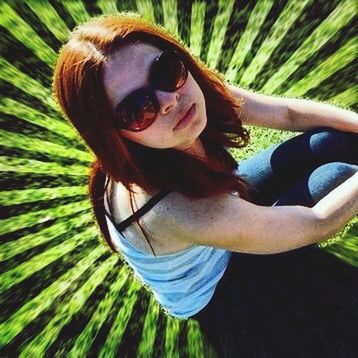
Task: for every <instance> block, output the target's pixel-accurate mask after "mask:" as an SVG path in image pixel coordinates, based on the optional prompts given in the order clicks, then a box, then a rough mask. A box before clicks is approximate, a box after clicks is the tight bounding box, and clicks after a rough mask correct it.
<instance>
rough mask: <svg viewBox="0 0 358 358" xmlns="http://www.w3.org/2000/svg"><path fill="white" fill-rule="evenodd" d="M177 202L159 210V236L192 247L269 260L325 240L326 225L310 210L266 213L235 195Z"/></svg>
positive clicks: (285, 208) (293, 208) (272, 209)
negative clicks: (279, 254) (220, 249)
mask: <svg viewBox="0 0 358 358" xmlns="http://www.w3.org/2000/svg"><path fill="white" fill-rule="evenodd" d="M175 196H176V200H175V202H174V201H173V202H172V203H171V202H170V200H169V201H167V203H166V204H165V205H166V206H165V205H160V206H158V208H157V209H156V210H154V213H153V214H155V212H156V213H157V214H159V216H157V217H159V218H160V219H159V220H158V224H157V232H158V231H159V232H162V233H164V232H165V233H166V235H167V236H168V237H170V236H173V235H175V237H177V238H178V237H179V238H180V240H182V241H183V242H186V243H188V244H199V245H207V246H213V247H218V248H223V249H227V250H230V251H237V252H246V253H257V254H269V253H278V252H284V251H289V250H292V249H294V248H298V247H302V246H305V245H309V244H312V243H315V242H318V241H319V239H320V238H322V236H323V235H324V233H323V231H322V230H323V225H321V222H320V220H319V219H318V218H317V217H316V216H315V215H314V212H313V211H312V210H311V209H310V208H307V207H303V206H277V207H264V206H258V205H254V204H252V203H250V202H248V201H245V200H243V199H241V198H239V197H236V196H233V195H220V196H218V197H216V198H205V199H199V200H198V199H195V200H191V199H188V198H186V197H183V196H181V195H180V194H177V193H175ZM154 221H155V220H154ZM154 221H152V223H154ZM159 222H160V224H159ZM154 226H155V224H154Z"/></svg>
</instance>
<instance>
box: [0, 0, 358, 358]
mask: <svg viewBox="0 0 358 358" xmlns="http://www.w3.org/2000/svg"><path fill="white" fill-rule="evenodd" d="M322 4H323V2H322ZM186 5H187V7H186V9H187V11H189V13H186V14H185V15H186V16H185V17H184V16H182V15H183V13H182V11H183V8H182V2H181V1H179V0H161V1H157V2H153V1H150V0H124V1H114V0H113V1H107V0H99V1H96V2H87V1H84V0H83V1H80V0H78V1H59V2H56V1H51V2H50V1H36V0H26V1H24V2H23V3H21V4H20V3H17V2H13V1H1V2H0V31H3V33H4V34H5V35H4V37H3V38H0V45H3V43H4V46H0V88H1V96H0V124H1V125H2V127H0V141H1V147H0V148H1V149H2V150H3V151H2V152H1V153H0V175H3V174H6V178H7V179H6V180H5V181H4V183H7V185H9V184H8V183H9V180H8V178H9V177H11V176H12V175H13V176H14V178H15V179H14V182H15V186H14V187H12V184H11V183H10V185H9V187H5V186H3V187H1V189H0V205H2V209H3V218H2V219H0V236H1V239H2V241H3V242H2V243H1V251H0V267H2V272H1V274H0V285H1V292H0V304H3V306H2V307H4V309H3V311H2V315H0V356H22V357H40V356H44V355H51V356H52V355H54V356H65V355H66V356H69V357H73V358H74V357H76V358H77V357H82V356H86V355H88V354H91V353H92V352H91V350H92V349H93V345H94V344H96V345H97V346H96V349H97V353H96V356H99V357H106V358H107V357H116V356H121V352H122V351H123V352H124V351H125V350H126V349H129V350H130V351H131V352H132V351H133V352H136V356H138V357H153V356H156V355H162V356H165V357H181V356H188V357H198V358H199V357H200V358H202V357H212V356H214V353H213V352H212V350H211V347H210V345H209V344H208V343H207V342H206V341H205V338H204V336H202V333H201V331H200V329H199V326H198V323H197V322H196V321H193V320H190V319H189V320H187V321H182V320H177V319H175V318H173V317H169V316H166V315H165V313H164V312H163V310H162V309H161V308H160V306H159V305H158V303H157V302H156V301H155V299H154V298H153V296H151V295H150V293H149V292H148V289H147V288H145V287H144V286H142V285H141V284H140V282H139V281H138V280H136V279H135V278H134V276H133V272H132V270H131V269H130V268H129V267H128V266H127V265H126V264H123V263H122V260H121V259H122V258H121V256H120V255H118V254H112V255H111V254H109V250H108V249H107V248H106V246H105V245H104V244H103V243H100V236H99V234H98V231H97V228H96V226H95V224H94V217H93V213H92V210H91V206H90V203H89V200H88V197H87V191H88V187H87V185H85V184H82V183H85V182H86V180H87V177H88V174H89V165H90V162H91V161H92V160H93V159H94V156H93V154H92V153H90V152H89V151H88V150H86V147H85V146H84V145H83V141H82V139H80V137H79V135H78V134H77V132H76V130H75V129H74V128H73V127H72V125H70V124H69V123H68V122H67V121H66V119H65V118H63V116H62V114H61V111H60V108H59V106H58V104H57V103H56V102H55V100H54V98H53V96H52V93H51V91H52V89H51V85H50V83H51V80H52V79H51V78H48V76H49V73H50V71H52V69H53V66H54V63H55V59H56V56H57V51H58V48H56V49H55V48H52V47H51V46H50V45H49V44H51V43H54V42H55V40H56V41H58V43H64V42H65V41H66V39H67V38H68V35H69V31H70V30H72V29H69V28H68V26H69V25H68V24H72V25H73V24H74V23H76V24H81V23H82V22H83V21H86V20H88V19H89V18H90V17H91V15H93V13H97V12H98V11H100V12H101V13H102V14H115V13H117V12H118V11H120V10H123V9H125V10H129V11H138V12H139V13H140V14H141V15H142V16H143V17H145V18H146V19H148V20H149V21H152V22H154V21H158V22H160V23H161V25H162V26H164V27H165V28H166V29H167V30H169V31H170V32H172V33H173V34H174V35H176V36H178V37H179V38H180V37H181V36H182V34H181V33H180V31H181V29H182V28H183V27H184V28H186V29H187V34H188V42H189V43H188V44H186V45H187V47H188V48H190V51H191V53H192V54H193V55H195V56H197V57H199V56H201V57H202V58H205V59H206V62H207V64H208V65H209V66H210V67H211V68H213V69H217V68H218V67H220V66H221V65H219V63H220V62H221V63H224V62H225V65H224V67H225V78H226V80H227V81H230V82H231V83H233V84H235V81H236V84H237V85H239V86H244V87H247V88H249V89H250V87H253V88H255V86H257V88H260V91H263V92H266V93H272V94H274V93H277V91H279V89H280V88H281V87H284V86H283V85H284V84H286V87H285V89H284V90H282V91H281V92H282V93H281V92H280V94H282V95H285V96H305V95H306V94H307V93H308V92H309V91H312V89H315V90H317V91H318V90H319V91H320V96H322V97H321V98H323V100H326V101H328V102H331V103H336V104H337V105H340V106H346V107H350V108H357V107H356V106H357V104H358V86H357V85H356V84H355V83H354V78H353V77H354V76H352V78H345V81H344V83H343V84H342V83H341V84H339V85H337V86H335V87H334V90H333V91H332V90H330V91H329V92H325V88H324V86H323V85H322V84H324V83H331V82H330V81H332V78H333V76H337V74H338V75H339V74H340V73H341V72H340V71H341V70H342V69H343V68H345V67H347V66H349V68H351V69H352V70H351V73H355V72H356V71H355V64H354V62H355V60H356V58H357V36H354V37H353V35H352V32H349V33H348V32H342V29H345V28H346V27H347V25H348V24H350V23H352V21H353V20H354V16H355V15H356V14H357V11H356V8H355V3H354V1H353V0H342V1H339V2H338V5H337V6H336V7H335V9H333V6H332V9H333V11H331V10H330V12H329V14H328V12H327V11H326V12H324V13H325V14H326V15H325V18H323V16H322V17H321V18H319V20H320V21H317V22H318V23H319V24H317V26H315V27H314V29H313V30H312V31H310V32H309V33H307V34H304V35H305V36H304V40H303V41H301V40H299V39H300V38H302V36H301V35H302V33H301V32H300V30H301V29H298V27H297V26H296V24H297V22H298V20H299V19H300V18H301V16H303V14H306V11H307V9H310V7H311V6H313V2H312V1H309V0H304V1H295V0H289V1H287V3H286V5H285V6H281V8H277V13H275V14H274V13H273V12H272V9H275V6H276V5H277V3H276V2H275V1H271V0H270V1H266V0H258V1H257V2H256V3H255V4H253V5H252V7H244V6H243V5H242V4H241V3H240V2H236V1H233V0H230V1H223V0H218V1H217V2H207V1H203V0H195V1H192V2H190V5H188V4H186ZM26 6H28V8H29V9H30V10H29V11H32V12H33V14H32V16H33V17H32V18H37V19H38V21H37V22H36V23H31V22H30V21H27V20H26V19H25V17H24V18H23V17H22V16H20V15H19V14H20V13H21V11H24V10H23V9H24V8H26ZM238 7H239V8H240V9H239V10H240V11H241V12H240V14H241V15H240V16H243V17H244V18H245V19H247V23H246V25H245V26H246V27H245V28H244V29H237V26H233V24H232V21H235V20H233V19H234V18H235V17H233V16H232V15H233V14H237V13H239V12H238V11H239V10H238ZM276 7H277V6H276ZM58 9H60V10H61V9H62V10H61V11H60V12H61V14H60V12H57V11H58ZM242 9H245V11H243V10H242ZM247 9H249V10H247ZM235 11H236V13H235ZM66 12H67V15H68V19H67V18H66V16H64V15H63V14H66ZM208 14H210V16H208ZM327 14H328V15H327ZM270 16H274V18H275V19H276V20H275V21H274V22H272V25H270V26H269V27H268V26H267V24H268V23H269V21H270V20H272V19H270ZM304 16H306V15H304ZM29 18H31V17H29ZM184 18H186V19H187V20H186V21H187V23H183V24H182V23H179V21H181V20H180V19H184ZM183 21H184V20H183ZM307 21H312V22H315V21H316V19H311V18H307ZM234 25H235V24H234ZM265 26H266V27H265ZM263 28H266V32H265V33H263V31H262V29H263ZM39 29H40V30H39ZM41 29H42V33H45V34H46V33H47V34H48V35H47V36H48V37H49V38H46V36H42V35H41V36H40V35H39V31H40V32H41ZM208 29H210V33H208V32H207V31H208ZM229 29H237V30H240V31H242V33H241V36H240V37H238V38H237V39H236V37H235V35H236V34H233V33H229V31H228V30H229ZM293 31H295V32H294V34H297V35H299V36H297V40H296V38H294V37H292V36H291V41H294V42H296V43H295V45H297V46H294V48H295V50H294V51H292V52H290V53H289V54H287V51H286V48H285V46H282V44H284V43H285V39H286V38H287V36H288V35H292V32H293ZM298 32H299V34H298ZM338 34H339V35H340V36H342V37H344V38H343V39H342V40H343V41H341V42H340V45H339V46H337V47H336V48H334V49H331V50H332V51H328V52H329V55H327V57H326V58H320V59H319V63H317V65H315V66H314V67H312V66H311V67H309V65H307V62H308V60H309V59H310V58H311V57H313V56H314V55H315V53H317V51H319V50H321V49H323V48H324V47H329V46H330V45H331V43H332V41H333V40H332V39H334V38H336V37H337V36H338ZM209 35H211V38H209ZM9 37H10V38H9ZM233 38H235V41H231V40H232V39H233ZM292 38H293V40H292ZM228 43H230V46H233V48H232V49H231V48H230V49H228V48H225V46H227V45H226V44H228ZM8 45H9V46H11V48H12V49H16V46H22V47H21V48H22V49H23V48H26V49H28V51H30V55H29V57H30V58H20V56H17V54H16V51H13V52H14V53H11V51H7V47H6V46H8ZM228 50H233V51H232V54H231V55H230V56H228V55H227V53H229V52H230V51H228ZM279 50H280V51H282V56H283V57H284V58H285V61H282V63H281V64H279V65H277V64H276V63H272V62H271V60H272V57H273V56H274V55H275V56H276V57H275V58H279V57H280V56H281V52H280V53H279V54H278V51H279ZM22 51H24V50H22ZM224 54H225V55H224ZM278 55H279V56H278ZM223 56H227V58H226V57H225V58H223ZM34 63H35V65H34ZM36 63H38V64H39V66H38V68H40V69H43V70H44V71H45V72H46V71H47V72H46V75H45V76H44V74H42V72H41V73H39V72H38V71H39V70H38V68H37V66H36ZM31 66H32V67H31ZM275 66H276V68H275V71H272V68H273V67H275ZM268 67H270V71H272V74H271V72H270V74H271V75H270V77H268V75H267V74H266V76H267V77H268V78H266V79H265V81H263V80H262V78H263V75H264V73H263V72H264V70H265V69H266V68H268ZM34 70H37V72H36V71H34ZM298 70H299V71H298ZM41 71H42V70H41ZM297 71H298V72H297ZM32 73H37V74H38V73H39V74H40V76H39V77H37V76H35V75H31V74H32ZM297 73H303V75H302V76H301V77H300V78H297V79H296V80H295V81H296V82H294V81H293V80H292V76H293V75H294V74H297ZM41 75H42V76H41ZM239 75H240V76H239ZM46 76H47V77H46ZM237 76H239V77H240V78H237ZM297 77H298V76H297ZM260 81H261V82H260ZM287 81H288V82H287ZM258 82H260V85H259V86H258ZM331 84H332V83H331ZM321 86H323V87H321ZM9 89H10V93H9ZM312 99H314V98H312ZM249 130H250V134H251V142H250V144H249V145H248V146H247V147H245V148H242V149H239V150H233V151H232V153H233V154H234V157H235V158H236V159H237V160H239V161H240V160H243V159H246V158H249V157H250V156H252V155H253V154H255V153H258V152H259V151H261V150H263V149H265V148H268V147H269V146H271V145H273V144H276V143H279V142H282V141H284V140H286V139H288V138H290V137H293V136H295V135H297V134H299V133H295V132H285V131H278V130H273V129H267V128H258V127H249ZM21 175H26V176H27V175H28V176H29V177H30V178H32V175H33V176H34V177H39V176H40V177H44V178H47V177H49V178H53V177H59V178H66V177H71V178H83V181H82V179H81V180H80V181H77V180H76V181H75V182H76V183H81V185H79V184H76V185H73V186H71V185H70V184H68V183H66V182H65V181H64V182H63V184H62V185H59V186H57V187H55V186H54V185H53V183H52V185H51V183H49V182H48V180H50V179H44V181H41V183H42V182H44V183H47V184H46V185H45V186H44V187H43V188H39V189H35V188H37V187H38V185H35V186H34V185H30V184H29V182H28V181H27V182H26V185H21V184H20V186H19V183H18V180H19V179H16V176H20V177H21ZM61 180H62V179H61ZM63 180H66V179H63ZM71 180H72V179H71ZM47 186H48V187H47ZM19 187H20V188H21V189H19ZM357 238H358V219H357V218H356V219H353V220H352V221H351V222H350V223H348V224H347V225H346V226H345V228H343V229H342V230H341V231H340V232H339V233H338V234H337V235H335V237H334V238H332V239H330V240H328V241H326V242H324V243H322V244H320V247H321V249H322V250H326V251H327V252H329V253H331V254H332V255H335V256H337V257H338V258H339V259H341V260H344V261H346V262H348V263H350V264H351V265H353V266H357V267H358V257H357V256H358V255H357V251H358V240H357ZM86 250H87V251H86ZM77 261H78V262H77ZM66 262H67V263H71V265H69V266H68V267H67V266H65V263H66ZM56 267H57V268H56ZM58 267H60V269H59V268H58ZM41 275H42V277H41V280H37V282H35V286H36V287H28V285H29V283H28V282H34V277H40V276H41ZM17 290H24V292H29V296H28V297H23V298H22V300H21V299H20V300H19V298H18V297H17V296H18V295H19V293H18V292H17ZM37 291H38V292H37ZM21 292H22V291H21ZM101 294H102V295H101ZM147 296H148V297H150V298H149V299H148V302H147V301H146V297H147ZM12 297H14V302H12V301H11V300H10V298H12ZM93 297H95V298H93ZM96 297H100V298H99V299H98V298H96ZM143 302H144V303H143ZM143 304H145V307H144V306H143V307H141V306H142V305H143ZM7 305H8V306H7ZM88 305H90V306H91V308H93V310H92V311H91V313H90V314H89V313H87V311H85V309H86V308H88V307H89V306H88ZM138 310H139V311H140V312H142V311H143V313H141V314H142V316H141V317H137V316H136V315H137V313H136V312H138ZM141 310H142V311H141ZM48 312H51V313H48ZM78 317H85V318H86V320H87V321H86V322H83V321H81V319H79V318H78ZM77 320H80V321H81V322H80V321H77ZM133 320H135V324H133ZM71 327H72V328H74V332H75V333H74V335H71V332H70V331H71ZM133 327H135V328H133ZM137 329H140V330H141V331H138V332H137V331H136V330H137ZM129 330H133V332H129ZM183 332H184V333H185V342H186V346H184V345H181V342H182V341H181V339H183V337H182V334H183ZM131 333H133V334H134V335H135V337H136V338H135V340H136V345H133V342H132V341H131V340H130V343H128V341H127V340H128V334H129V335H130V334H131ZM20 340H21V342H20ZM98 340H99V341H100V343H98ZM19 342H20V343H19ZM155 342H159V343H158V344H157V345H154V343H155ZM128 344H130V345H131V346H130V347H128ZM14 349H15V350H14ZM9 352H10V353H9ZM53 353H54V354H53Z"/></svg>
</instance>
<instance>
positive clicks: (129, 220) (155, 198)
mask: <svg viewBox="0 0 358 358" xmlns="http://www.w3.org/2000/svg"><path fill="white" fill-rule="evenodd" d="M170 192H171V190H161V191H159V192H158V193H156V194H155V195H153V196H152V197H151V198H150V199H149V200H148V201H147V202H146V203H145V204H144V205H143V206H142V207H141V208H139V209H138V210H137V211H136V212H134V213H133V214H132V215H131V216H129V217H128V218H127V219H125V220H123V221H121V222H120V223H118V224H117V223H116V222H115V220H114V218H113V216H112V215H111V213H109V212H108V211H107V210H106V209H105V215H106V216H107V217H108V218H109V220H111V222H112V223H113V225H114V227H115V228H116V229H117V230H118V232H123V231H124V230H125V229H126V228H127V227H128V226H129V225H131V224H133V223H134V222H135V221H138V220H139V218H140V217H141V216H143V215H144V214H145V213H147V212H148V211H149V210H150V209H152V208H153V207H154V206H155V205H156V204H158V203H159V201H160V200H162V199H163V198H164V197H165V196H167V195H168V194H169V193H170ZM106 197H107V196H106ZM107 204H108V207H109V209H110V211H111V212H113V210H112V206H111V203H110V200H108V199H107Z"/></svg>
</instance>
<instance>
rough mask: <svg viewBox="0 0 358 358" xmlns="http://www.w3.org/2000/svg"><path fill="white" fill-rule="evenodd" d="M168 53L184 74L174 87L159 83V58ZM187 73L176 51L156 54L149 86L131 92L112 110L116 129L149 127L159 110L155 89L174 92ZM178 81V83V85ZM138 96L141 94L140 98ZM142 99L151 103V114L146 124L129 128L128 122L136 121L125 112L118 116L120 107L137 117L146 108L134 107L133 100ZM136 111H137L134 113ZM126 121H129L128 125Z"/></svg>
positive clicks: (182, 82) (140, 129) (186, 77)
mask: <svg viewBox="0 0 358 358" xmlns="http://www.w3.org/2000/svg"><path fill="white" fill-rule="evenodd" d="M168 54H169V55H171V56H173V58H175V59H176V60H177V61H178V64H181V70H182V71H184V74H183V75H182V76H181V77H180V78H179V81H177V82H176V86H175V87H170V86H165V85H163V83H162V84H160V80H162V79H161V78H160V75H161V72H160V59H161V57H162V56H163V55H164V56H166V55H168ZM156 69H157V71H156ZM158 69H159V72H158ZM188 74H189V71H188V68H187V66H185V63H184V61H183V60H182V58H181V56H180V55H179V54H178V52H177V51H176V50H174V49H168V50H164V51H163V52H162V53H161V54H160V55H158V56H157V57H156V58H155V59H154V61H153V63H152V65H151V68H150V73H149V81H150V86H148V87H142V88H139V89H137V90H135V91H133V92H131V93H130V94H128V95H127V96H126V97H125V98H124V99H123V100H122V101H121V102H120V103H119V104H118V105H117V106H116V109H115V111H114V121H113V125H114V127H115V128H116V129H124V130H128V131H131V132H141V131H143V130H145V129H147V128H148V127H150V126H151V125H152V124H153V123H154V122H155V120H156V119H157V117H158V112H159V110H160V105H159V101H158V98H157V95H156V94H155V90H160V91H166V92H175V91H176V90H178V89H179V88H181V87H183V86H184V84H185V83H186V81H187V79H188ZM178 83H179V84H180V85H179V86H178ZM139 96H142V98H140V97H139ZM143 99H145V100H146V101H147V103H149V104H151V106H152V108H150V111H149V112H150V113H152V114H153V116H152V117H151V118H150V119H148V120H147V121H146V124H145V125H144V126H140V127H138V128H134V127H133V128H131V127H130V123H133V122H136V120H135V119H134V120H133V119H128V115H125V114H123V115H122V118H119V116H120V113H119V112H120V111H121V107H123V112H128V108H129V109H130V110H131V111H132V116H133V115H134V116H135V115H136V114H137V117H138V116H139V115H143V114H144V113H145V110H146V108H143V106H142V107H141V108H139V109H138V108H135V107H136V104H137V103H135V101H137V102H138V101H139V100H143ZM131 105H132V109H131V108H130V107H131ZM137 107H138V106H137ZM136 111H137V113H135V112H136ZM126 123H129V125H128V124H126Z"/></svg>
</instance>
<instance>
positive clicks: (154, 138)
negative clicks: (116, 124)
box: [121, 127, 171, 148]
mask: <svg viewBox="0 0 358 358" xmlns="http://www.w3.org/2000/svg"><path fill="white" fill-rule="evenodd" d="M165 133H167V132H164V131H162V130H160V129H158V128H155V127H153V128H150V129H149V128H148V130H145V131H143V132H141V133H135V132H128V131H121V135H122V136H123V137H125V138H127V139H129V140H130V141H132V142H135V143H139V144H142V145H144V146H146V147H151V148H166V147H167V146H168V141H170V139H171V138H169V137H168V133H167V135H165Z"/></svg>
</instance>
